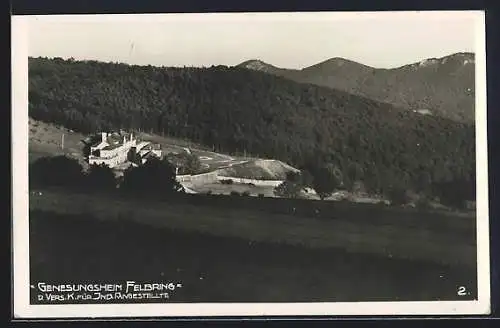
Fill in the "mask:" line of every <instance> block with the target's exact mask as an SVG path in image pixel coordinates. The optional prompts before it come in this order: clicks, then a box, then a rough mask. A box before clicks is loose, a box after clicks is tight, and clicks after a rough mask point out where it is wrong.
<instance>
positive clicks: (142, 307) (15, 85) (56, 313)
mask: <svg viewBox="0 0 500 328" xmlns="http://www.w3.org/2000/svg"><path fill="white" fill-rule="evenodd" d="M400 13H401V12H400ZM447 13H450V12H447ZM469 13H471V14H472V13H474V14H475V15H476V18H477V20H476V51H475V53H476V111H475V112H476V167H477V168H476V173H477V178H476V179H477V238H478V244H477V255H478V258H477V259H478V260H477V261H478V265H477V268H478V269H477V270H478V298H479V300H478V301H447V302H363V303H362V302H359V303H347V302H346V303H341V302H338V303H224V304H217V303H192V304H152V305H148V304H102V305H30V304H29V299H30V298H29V292H30V290H29V289H30V288H29V286H30V283H29V230H28V213H29V210H28V206H29V205H28V204H29V202H28V200H27V199H28V194H29V191H28V124H27V123H28V110H27V104H28V90H27V89H28V33H29V30H28V29H29V25H28V19H32V18H30V17H27V16H12V106H13V108H12V145H13V147H12V149H13V151H12V156H13V158H12V160H13V166H12V168H13V186H12V187H13V189H12V190H13V197H12V199H13V235H12V236H13V247H14V249H13V272H14V276H13V285H14V293H13V294H14V311H13V312H14V317H15V318H16V319H28V318H37V319H43V318H92V317H127V318H130V317H200V316H201V317H205V316H208V317H213V316H217V317H220V316H296V315H301V316H318V315H322V316H343V315H360V316H372V315H400V316H402V315H474V314H476V315H478V314H489V313H490V258H489V257H490V256H489V217H488V215H489V211H488V173H487V172H488V157H487V132H486V128H487V121H486V43H485V15H484V12H483V11H475V12H469ZM341 14H342V15H338V16H336V17H337V18H339V17H340V18H347V17H349V19H352V18H361V17H364V18H366V16H368V17H369V16H370V15H373V14H375V15H378V16H379V15H387V13H382V12H376V13H341ZM349 14H350V15H349ZM433 14H435V13H433ZM183 15H184V16H187V15H191V14H183ZM200 15H201V14H193V15H192V16H193V17H200ZM212 15H221V16H226V17H236V18H237V17H238V15H245V14H210V16H212ZM246 15H251V16H258V15H263V16H269V15H272V16H273V17H275V18H276V17H283V16H289V15H296V16H297V17H301V16H300V15H303V16H310V15H319V16H322V15H324V13H307V14H302V13H287V14H284V15H280V14H277V13H273V14H256V13H255V14H246ZM123 16H126V15H88V16H86V17H87V18H88V19H99V18H106V19H116V18H122V17H123ZM133 16H134V18H135V17H137V16H143V15H133ZM144 16H145V15H144ZM148 16H149V15H148ZM154 16H158V15H154ZM168 16H169V17H173V15H168ZM319 16H316V17H319ZM73 17H76V16H71V17H68V19H69V20H71V19H73ZM202 17H208V16H207V15H205V14H203V16H202ZM127 18H130V15H129V16H128V17H127ZM141 18H142V17H141Z"/></svg>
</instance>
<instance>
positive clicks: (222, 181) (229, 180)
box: [220, 179, 233, 185]
mask: <svg viewBox="0 0 500 328" xmlns="http://www.w3.org/2000/svg"><path fill="white" fill-rule="evenodd" d="M220 183H222V184H226V185H230V184H233V180H231V179H223V180H220Z"/></svg>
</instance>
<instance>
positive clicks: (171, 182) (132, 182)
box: [120, 158, 183, 195]
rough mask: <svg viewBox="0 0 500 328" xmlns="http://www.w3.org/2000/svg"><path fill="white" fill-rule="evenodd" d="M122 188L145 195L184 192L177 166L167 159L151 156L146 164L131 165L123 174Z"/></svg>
mask: <svg viewBox="0 0 500 328" xmlns="http://www.w3.org/2000/svg"><path fill="white" fill-rule="evenodd" d="M120 188H121V189H122V190H124V191H127V192H130V193H134V194H138V195H143V194H149V195H151V194H155V195H165V194H172V193H176V192H182V191H183V187H182V185H181V184H180V183H179V182H178V181H177V180H176V176H175V168H174V167H173V165H172V164H170V162H169V161H168V160H166V159H158V158H151V159H149V160H148V161H147V162H146V163H145V164H144V165H142V166H138V167H129V168H128V169H127V170H126V171H125V173H124V175H123V183H122V184H121V186H120Z"/></svg>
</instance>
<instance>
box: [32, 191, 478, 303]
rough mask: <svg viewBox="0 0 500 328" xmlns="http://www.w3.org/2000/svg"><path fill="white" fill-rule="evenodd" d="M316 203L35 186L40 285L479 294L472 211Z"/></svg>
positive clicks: (239, 292)
mask: <svg viewBox="0 0 500 328" xmlns="http://www.w3.org/2000/svg"><path fill="white" fill-rule="evenodd" d="M271 202H272V203H273V206H272V207H271V206H270V204H271ZM257 203H260V204H261V206H260V207H258V206H256V204H257ZM320 203H321V202H312V201H309V202H303V203H301V202H294V203H293V204H294V206H295V212H294V213H288V214H287V213H285V210H287V209H286V206H290V204H291V203H286V201H280V200H277V199H266V198H264V199H259V198H253V197H242V196H233V197H230V196H227V197H223V196H218V197H217V196H212V197H209V196H201V195H190V196H185V197H182V198H178V199H165V200H163V201H159V200H158V199H137V198H135V197H127V196H116V195H113V196H110V195H104V194H103V195H98V194H97V195H96V194H93V195H86V194H78V193H70V192H62V191H59V190H43V191H33V192H32V195H31V196H30V252H31V254H30V260H31V279H32V283H34V282H36V281H42V280H43V281H50V282H65V281H68V280H70V281H73V282H74V281H89V282H90V281H109V280H110V279H112V280H120V279H136V280H140V279H145V280H148V281H152V280H156V279H180V280H182V281H183V285H185V286H186V288H185V289H182V291H179V293H177V292H176V296H175V299H173V300H174V301H179V302H188V301H195V302H235V301H239V302H280V301H281V302H282V301H297V302H299V301H370V300H371V301H375V300H378V301H381V300H386V301H388V300H412V301H421V300H438V299H440V300H445V299H450V300H451V299H457V298H459V296H457V288H458V286H467V288H468V290H470V291H471V294H470V295H469V296H465V297H467V298H469V299H470V298H474V297H475V293H476V291H475V289H476V265H475V251H476V248H475V228H474V227H475V224H474V221H475V220H474V219H473V218H470V217H466V216H454V215H451V214H447V215H444V214H439V213H434V214H432V213H428V214H423V213H420V215H418V213H417V212H416V211H415V213H412V212H411V211H410V210H406V209H405V211H406V213H403V212H402V211H395V210H392V211H391V210H390V209H385V208H384V209H382V208H380V209H378V212H377V210H374V208H373V206H372V208H370V206H369V205H359V204H357V205H356V206H354V205H353V204H349V205H347V204H346V205H343V204H340V203H336V205H338V206H337V208H336V210H335V211H332V210H330V211H328V208H327V206H328V205H324V207H321V206H320V205H321V204H320ZM323 203H325V204H326V203H328V204H330V205H329V206H332V203H333V202H323ZM229 204H232V206H229ZM245 204H246V205H245ZM304 204H308V206H309V208H307V205H304ZM312 204H314V207H313V205H312ZM285 205H286V206H285ZM301 205H302V206H301ZM266 206H267V208H266ZM342 206H344V207H346V208H347V206H349V207H350V208H351V209H350V211H347V210H346V208H345V209H344V208H343V207H342ZM355 207H356V208H358V209H360V210H359V211H357V212H356V210H353V208H355ZM271 208H272V210H271ZM308 210H312V211H310V212H307V211H308ZM280 211H281V213H280ZM363 212H364V213H365V216H362V215H361V213H363ZM321 213H323V214H321ZM347 213H351V215H346V214H347ZM383 213H385V215H383ZM405 214H406V215H405ZM465 297H464V296H461V297H460V299H465Z"/></svg>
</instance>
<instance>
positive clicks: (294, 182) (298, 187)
mask: <svg viewBox="0 0 500 328" xmlns="http://www.w3.org/2000/svg"><path fill="white" fill-rule="evenodd" d="M303 189H304V177H303V176H302V174H301V173H300V172H293V171H290V172H287V174H286V179H285V181H283V182H282V183H280V184H279V185H278V186H276V187H275V188H274V194H275V195H276V196H278V197H284V198H299V197H300V194H301V192H302V190H303Z"/></svg>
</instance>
